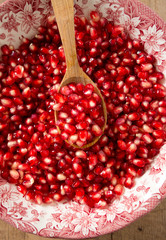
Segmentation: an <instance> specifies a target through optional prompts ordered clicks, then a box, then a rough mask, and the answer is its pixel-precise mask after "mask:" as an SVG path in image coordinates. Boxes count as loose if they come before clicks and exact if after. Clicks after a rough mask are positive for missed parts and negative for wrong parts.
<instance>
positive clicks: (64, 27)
mask: <svg viewBox="0 0 166 240" xmlns="http://www.w3.org/2000/svg"><path fill="white" fill-rule="evenodd" d="M51 2H52V6H53V9H54V13H55V16H56V21H57V24H58V28H59V32H60V36H61V40H62V44H63V48H64V52H65V57H66V64H67V68H68V70H69V69H73V68H75V67H76V66H78V60H77V53H76V42H75V30H74V3H73V0H51Z"/></svg>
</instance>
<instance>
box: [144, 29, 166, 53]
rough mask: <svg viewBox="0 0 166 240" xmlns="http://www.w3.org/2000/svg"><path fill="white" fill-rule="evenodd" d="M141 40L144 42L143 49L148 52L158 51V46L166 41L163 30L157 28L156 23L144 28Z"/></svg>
mask: <svg viewBox="0 0 166 240" xmlns="http://www.w3.org/2000/svg"><path fill="white" fill-rule="evenodd" d="M141 40H142V41H143V42H145V49H146V50H147V51H148V53H152V51H155V52H159V51H160V46H161V45H163V44H165V42H166V41H165V40H164V38H163V31H162V30H157V28H156V25H153V26H150V27H149V28H148V29H147V30H146V29H144V30H143V35H142V36H141Z"/></svg>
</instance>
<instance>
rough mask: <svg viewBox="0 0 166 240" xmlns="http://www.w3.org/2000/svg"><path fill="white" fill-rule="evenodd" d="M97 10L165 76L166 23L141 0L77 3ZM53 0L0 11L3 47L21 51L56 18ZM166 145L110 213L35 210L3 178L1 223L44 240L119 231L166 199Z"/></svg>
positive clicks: (84, 10) (82, 10)
mask: <svg viewBox="0 0 166 240" xmlns="http://www.w3.org/2000/svg"><path fill="white" fill-rule="evenodd" d="M95 9H97V10H98V11H99V12H100V13H102V15H103V16H104V17H106V18H107V19H109V20H113V21H114V22H115V23H116V24H121V25H123V26H124V27H125V29H126V30H127V31H128V32H129V34H130V36H131V37H132V38H136V39H140V40H141V41H142V42H143V43H144V44H145V49H146V50H147V52H148V53H149V54H153V55H154V56H155V57H156V58H157V67H158V70H160V71H162V72H163V73H164V74H165V75H166V24H165V23H164V21H163V20H162V19H161V18H160V17H158V16H157V15H156V14H155V13H154V12H153V11H152V10H151V9H149V8H148V7H146V6H145V5H143V4H142V3H140V2H139V1H137V0H104V1H103V0H77V1H75V13H76V14H77V15H83V14H84V15H85V16H89V13H90V11H91V10H95ZM52 13H53V12H52V8H51V3H50V1H49V0H38V1H33V0H28V1H27V0H8V1H6V2H4V3H3V4H1V6H0V45H1V46H2V45H3V44H6V43H7V44H12V45H14V46H15V47H18V46H19V44H20V42H21V39H22V36H24V37H28V38H31V37H32V36H34V35H35V33H36V32H37V28H38V27H39V26H40V25H41V24H45V21H46V17H47V16H48V15H50V14H52ZM165 172H166V145H164V146H163V147H162V148H161V150H160V153H159V154H158V156H157V157H155V160H154V162H153V163H152V165H151V167H150V168H149V169H148V171H147V172H146V173H145V174H144V175H143V176H142V177H141V178H139V179H137V181H136V185H135V186H134V187H133V188H132V189H126V190H125V193H124V194H123V196H122V197H121V198H120V199H117V200H115V201H114V202H113V203H112V204H111V205H110V206H109V207H108V208H106V209H91V208H89V207H88V206H85V205H79V204H78V203H76V202H68V203H56V204H51V205H37V204H35V203H32V202H28V201H26V200H25V199H24V198H23V196H22V195H21V194H20V193H19V192H18V191H17V190H16V187H15V186H13V185H11V184H8V183H7V182H6V181H5V180H3V179H0V218H1V219H2V220H4V221H6V222H8V223H10V224H12V225H13V226H14V227H16V228H19V229H20V230H22V231H25V232H30V233H33V234H37V235H40V236H43V237H50V238H51V237H60V238H71V239H80V238H89V237H95V236H99V235H103V234H106V233H110V232H113V231H115V230H118V229H120V228H122V227H124V226H126V225H127V224H129V223H131V222H133V221H134V220H136V219H137V218H138V217H141V216H142V215H144V214H146V213H147V212H149V211H151V210H152V209H153V208H154V207H155V206H156V205H157V204H158V203H159V202H160V201H161V200H162V199H163V198H164V197H165V196H166V174H165Z"/></svg>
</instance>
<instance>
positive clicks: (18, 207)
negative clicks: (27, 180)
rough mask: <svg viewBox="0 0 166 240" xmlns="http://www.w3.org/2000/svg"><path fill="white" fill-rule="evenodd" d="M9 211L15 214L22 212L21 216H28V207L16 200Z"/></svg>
mask: <svg viewBox="0 0 166 240" xmlns="http://www.w3.org/2000/svg"><path fill="white" fill-rule="evenodd" d="M9 212H10V213H11V214H12V215H14V214H20V215H21V216H26V213H27V208H26V207H23V202H20V203H16V202H14V206H13V207H12V208H11V209H10V210H9Z"/></svg>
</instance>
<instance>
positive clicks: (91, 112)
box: [53, 83, 104, 147]
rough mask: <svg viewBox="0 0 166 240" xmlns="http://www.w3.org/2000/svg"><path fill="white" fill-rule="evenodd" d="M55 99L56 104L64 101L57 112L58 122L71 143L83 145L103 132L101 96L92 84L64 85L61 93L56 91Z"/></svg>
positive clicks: (64, 135)
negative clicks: (98, 122)
mask: <svg viewBox="0 0 166 240" xmlns="http://www.w3.org/2000/svg"><path fill="white" fill-rule="evenodd" d="M53 99H54V100H55V104H59V103H62V106H61V109H60V111H58V112H57V119H58V120H57V122H56V124H57V126H59V129H60V131H61V133H62V138H63V139H64V140H67V141H68V142H69V144H75V145H76V146H78V147H83V146H84V145H86V144H88V143H91V142H93V141H94V139H95V138H96V137H99V136H101V135H102V134H103V131H102V127H103V125H104V116H103V110H102V105H101V98H100V97H99V96H98V95H97V94H96V93H95V92H94V87H93V85H92V84H87V85H85V86H84V85H83V84H80V83H78V84H75V83H71V84H69V85H67V86H64V87H62V88H61V90H60V93H57V94H56V93H55V94H54V95H53ZM62 99H63V101H62ZM85 103H86V104H85ZM69 118H70V122H71V123H70V124H69V123H68V119H69ZM99 118H100V124H99V125H98V124H97V121H98V119H99Z"/></svg>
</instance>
